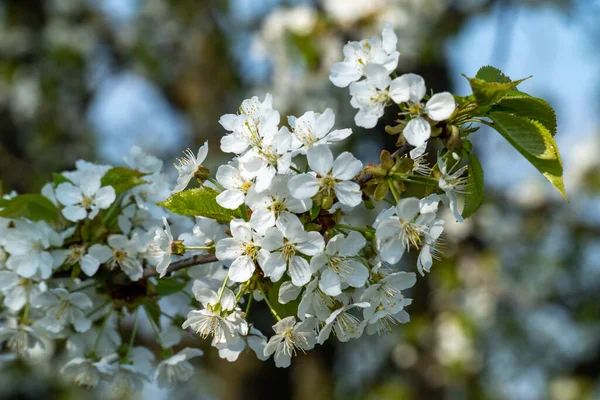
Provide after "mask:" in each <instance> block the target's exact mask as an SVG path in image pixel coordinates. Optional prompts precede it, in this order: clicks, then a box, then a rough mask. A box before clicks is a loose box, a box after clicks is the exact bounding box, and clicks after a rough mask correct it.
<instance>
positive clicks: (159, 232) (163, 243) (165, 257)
mask: <svg viewBox="0 0 600 400" xmlns="http://www.w3.org/2000/svg"><path fill="white" fill-rule="evenodd" d="M163 223H164V225H165V228H164V229H161V228H157V229H156V235H155V236H154V241H153V242H152V245H151V247H152V249H153V252H152V257H154V259H156V260H158V264H157V265H156V272H158V273H159V274H160V277H161V278H162V277H163V276H165V275H166V274H167V268H168V267H169V264H170V263H171V254H172V251H173V250H172V245H171V244H172V243H173V235H172V234H171V227H170V226H169V223H168V222H167V219H166V218H165V217H163Z"/></svg>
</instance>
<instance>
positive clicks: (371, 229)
mask: <svg viewBox="0 0 600 400" xmlns="http://www.w3.org/2000/svg"><path fill="white" fill-rule="evenodd" d="M335 227H336V228H342V229H348V230H350V231H356V232H362V233H373V232H375V230H374V229H373V228H357V227H355V226H350V225H343V224H336V225H335Z"/></svg>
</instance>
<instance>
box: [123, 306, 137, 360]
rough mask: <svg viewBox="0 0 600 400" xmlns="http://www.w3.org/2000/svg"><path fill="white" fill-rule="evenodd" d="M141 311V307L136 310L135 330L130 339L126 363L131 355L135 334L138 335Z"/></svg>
mask: <svg viewBox="0 0 600 400" xmlns="http://www.w3.org/2000/svg"><path fill="white" fill-rule="evenodd" d="M139 311H140V309H139V307H138V308H136V309H135V321H134V322H133V329H132V330H131V337H130V338H129V346H128V347H127V353H126V354H125V361H127V360H128V359H129V353H131V348H132V347H133V341H134V339H135V334H136V333H137V327H138V317H139Z"/></svg>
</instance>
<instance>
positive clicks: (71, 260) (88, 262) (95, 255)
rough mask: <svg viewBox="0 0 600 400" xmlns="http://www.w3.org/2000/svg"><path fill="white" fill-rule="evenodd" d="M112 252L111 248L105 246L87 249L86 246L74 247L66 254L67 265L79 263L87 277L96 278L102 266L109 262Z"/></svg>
mask: <svg viewBox="0 0 600 400" xmlns="http://www.w3.org/2000/svg"><path fill="white" fill-rule="evenodd" d="M111 254H112V252H111V250H110V247H108V246H105V245H103V244H98V243H97V244H94V245H92V246H90V247H89V248H88V249H86V246H82V245H73V246H71V247H69V249H68V250H67V251H66V252H65V256H66V259H65V263H66V264H67V265H75V264H77V263H79V265H80V266H81V270H82V271H83V272H84V273H85V274H86V275H87V276H94V275H95V274H96V272H97V271H98V268H99V267H100V264H102V263H104V262H106V261H108V259H109V258H110V256H111Z"/></svg>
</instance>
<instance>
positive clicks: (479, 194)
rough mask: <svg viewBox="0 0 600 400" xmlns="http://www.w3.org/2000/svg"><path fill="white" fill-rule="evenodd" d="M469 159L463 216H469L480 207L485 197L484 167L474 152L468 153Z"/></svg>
mask: <svg viewBox="0 0 600 400" xmlns="http://www.w3.org/2000/svg"><path fill="white" fill-rule="evenodd" d="M467 157H468V159H469V177H468V178H467V195H466V196H465V207H464V209H463V212H462V216H463V218H468V217H470V216H471V215H473V213H475V211H477V210H478V209H479V207H480V206H481V203H483V198H484V184H483V168H481V163H480V162H479V159H478V158H477V156H475V155H474V154H468V155H467Z"/></svg>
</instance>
